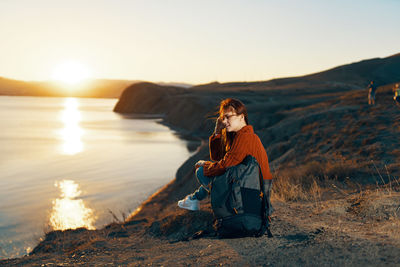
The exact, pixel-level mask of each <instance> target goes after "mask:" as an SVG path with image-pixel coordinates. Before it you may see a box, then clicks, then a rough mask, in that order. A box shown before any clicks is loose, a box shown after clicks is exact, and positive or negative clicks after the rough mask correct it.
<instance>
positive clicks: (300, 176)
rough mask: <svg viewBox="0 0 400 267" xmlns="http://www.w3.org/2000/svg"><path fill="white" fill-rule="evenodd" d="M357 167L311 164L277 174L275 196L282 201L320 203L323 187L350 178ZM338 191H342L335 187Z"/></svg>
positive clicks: (344, 163)
mask: <svg viewBox="0 0 400 267" xmlns="http://www.w3.org/2000/svg"><path fill="white" fill-rule="evenodd" d="M355 168H356V166H355V165H354V164H352V163H351V162H342V161H341V162H335V163H331V162H327V163H321V162H317V161H312V162H309V163H308V164H305V165H303V166H299V167H296V168H289V169H285V170H282V169H281V170H279V171H277V172H276V173H275V179H274V186H273V194H274V197H275V198H277V199H279V200H282V201H299V200H307V201H318V200H320V199H321V194H322V192H323V187H326V186H327V185H329V186H330V185H332V183H334V182H336V181H338V180H344V179H346V178H347V177H349V176H350V175H351V174H352V173H353V172H354V171H355ZM335 189H336V190H340V189H338V188H337V187H335Z"/></svg>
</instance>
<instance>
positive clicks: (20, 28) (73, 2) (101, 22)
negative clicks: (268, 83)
mask: <svg viewBox="0 0 400 267" xmlns="http://www.w3.org/2000/svg"><path fill="white" fill-rule="evenodd" d="M399 10H400V1H398V0H376V1H375V0H374V1H372V0H362V1H360V0H354V1H348V0H343V1H342V0H331V1H328V0H302V1H297V0H279V1H275V0H246V1H239V0H213V1H209V0H198V1H195V0H143V1H138V0H67V1H63V0H35V1H32V0H0V36H1V41H0V76H1V77H7V78H12V79H18V80H51V79H56V77H57V75H59V73H57V69H58V72H59V71H60V66H63V64H64V65H65V64H66V62H74V64H75V66H76V67H75V72H81V73H82V72H85V73H86V74H87V77H90V78H105V79H127V80H146V81H152V82H184V83H191V84H200V83H208V82H214V81H218V82H229V81H259V80H269V79H272V78H279V77H289V76H298V75H304V74H309V73H313V72H318V71H322V70H326V69H329V68H332V67H335V66H338V65H343V64H348V63H352V62H356V61H360V60H363V59H368V58H375V57H387V56H390V55H393V54H396V53H399V52H400V15H399ZM72 65H73V64H72ZM72 68H74V67H72ZM61 69H62V67H61ZM67 71H68V70H67ZM69 71H71V70H69ZM70 75H77V74H70Z"/></svg>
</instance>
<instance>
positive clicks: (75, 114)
mask: <svg viewBox="0 0 400 267" xmlns="http://www.w3.org/2000/svg"><path fill="white" fill-rule="evenodd" d="M64 106H65V109H64V110H63V112H62V115H61V120H62V122H63V123H64V128H63V129H62V130H61V131H60V135H61V137H62V139H63V141H64V143H63V147H62V151H63V153H64V154H67V155H75V154H77V153H79V152H82V150H83V143H82V140H81V137H82V135H83V130H82V129H81V127H80V126H79V122H80V120H81V113H80V111H79V106H78V101H77V99H76V98H67V99H66V100H65V102H64Z"/></svg>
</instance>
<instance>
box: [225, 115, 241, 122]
mask: <svg viewBox="0 0 400 267" xmlns="http://www.w3.org/2000/svg"><path fill="white" fill-rule="evenodd" d="M234 116H238V115H237V114H232V115H224V116H223V117H222V121H224V120H225V119H226V120H228V121H229V120H230V119H231V118H232V117H234Z"/></svg>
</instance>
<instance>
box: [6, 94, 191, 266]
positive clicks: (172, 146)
mask: <svg viewBox="0 0 400 267" xmlns="http://www.w3.org/2000/svg"><path fill="white" fill-rule="evenodd" d="M117 101H118V100H117V99H99V98H60V97H22V96H0V129H1V130H0V258H1V259H4V258H12V257H19V256H22V255H26V254H28V253H29V252H31V251H32V249H33V248H34V247H35V245H36V244H38V242H40V241H41V240H42V239H43V238H44V236H45V233H47V232H49V231H51V230H64V229H74V228H78V227H86V228H88V229H98V228H101V227H103V226H105V225H106V224H108V223H111V222H113V221H122V220H124V219H125V218H126V217H127V216H128V215H129V214H130V213H131V212H132V211H134V210H135V209H136V208H137V207H138V206H139V205H140V204H141V203H142V202H143V201H144V200H145V199H146V198H148V197H149V196H150V195H151V194H153V193H154V192H156V191H157V190H159V189H160V188H161V187H162V186H164V185H165V184H166V183H168V182H170V181H171V180H172V179H174V177H175V174H176V171H177V169H178V168H179V166H180V165H181V164H182V163H183V162H184V161H185V160H186V159H187V158H188V157H189V156H190V155H191V154H192V153H193V151H191V149H189V148H190V147H191V145H189V142H188V141H187V140H183V139H181V138H179V136H178V135H177V133H175V132H174V131H173V130H171V129H170V128H168V127H167V126H165V125H163V124H161V123H160V122H161V119H159V118H158V119H157V118H151V117H148V118H143V117H140V118H138V117H133V116H124V115H121V114H117V113H115V112H113V108H114V106H115V104H116V103H117Z"/></svg>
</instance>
